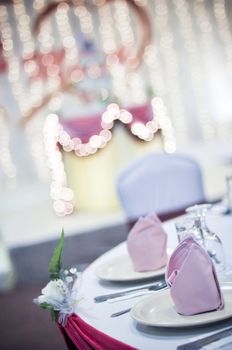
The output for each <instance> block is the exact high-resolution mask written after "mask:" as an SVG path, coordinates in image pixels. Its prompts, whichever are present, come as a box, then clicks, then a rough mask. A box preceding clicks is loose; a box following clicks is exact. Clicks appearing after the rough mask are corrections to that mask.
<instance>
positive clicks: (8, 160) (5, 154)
mask: <svg viewBox="0 0 232 350" xmlns="http://www.w3.org/2000/svg"><path fill="white" fill-rule="evenodd" d="M0 168H1V170H2V172H3V173H4V175H5V176H6V178H7V185H9V186H12V185H14V184H15V181H16V167H15V164H14V163H13V160H12V157H11V152H10V147H9V133H8V128H7V123H6V115H5V110H4V109H3V107H2V106H0ZM12 180H13V182H12Z"/></svg>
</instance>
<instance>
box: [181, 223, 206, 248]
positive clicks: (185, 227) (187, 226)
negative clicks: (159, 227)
mask: <svg viewBox="0 0 232 350" xmlns="http://www.w3.org/2000/svg"><path fill="white" fill-rule="evenodd" d="M175 227H176V233H177V239H178V243H180V242H181V241H182V240H183V239H184V238H185V237H186V236H188V235H191V236H193V238H194V239H195V240H196V241H197V242H198V243H199V244H200V245H201V246H204V245H205V242H204V237H203V235H202V232H201V231H200V230H199V229H198V227H199V219H198V218H194V217H187V218H186V217H185V218H183V219H180V220H178V221H175Z"/></svg>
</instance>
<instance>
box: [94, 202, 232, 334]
mask: <svg viewBox="0 0 232 350" xmlns="http://www.w3.org/2000/svg"><path fill="white" fill-rule="evenodd" d="M210 208H211V205H209V204H201V205H195V206H192V207H188V208H187V209H186V213H187V214H186V215H185V216H183V217H181V218H179V219H178V218H177V219H176V220H175V222H174V224H175V230H176V234H177V239H178V245H177V246H176V247H175V249H172V250H171V249H168V248H167V241H168V239H167V238H168V235H167V233H166V232H165V230H164V228H163V224H162V223H161V222H160V220H159V218H158V217H157V216H156V214H154V213H153V214H149V215H147V216H145V217H140V218H139V220H138V221H137V222H136V224H135V225H134V227H133V228H132V229H131V231H130V232H129V234H128V237H127V241H126V249H127V252H126V253H125V252H124V254H123V255H120V254H118V257H116V258H115V257H114V258H112V259H111V258H108V259H107V261H104V262H103V263H101V264H100V265H99V266H98V267H97V268H96V269H95V275H96V276H97V277H98V279H99V281H101V280H107V281H109V282H121V281H127V282H130V281H133V282H135V283H136V281H137V283H141V282H142V281H146V279H147V278H149V277H151V278H154V277H156V278H157V279H156V280H155V281H152V282H151V281H150V283H149V281H146V284H143V285H141V284H138V286H137V287H136V286H135V284H133V287H131V288H129V287H128V288H124V289H123V290H120V291H118V288H117V291H116V292H112V293H108V294H103V295H97V296H95V297H94V302H95V303H104V302H107V303H108V304H111V303H117V305H121V303H120V302H123V301H126V300H130V299H135V300H136V301H135V302H133V305H132V306H130V307H127V306H126V307H125V308H123V307H122V306H121V309H120V307H118V311H116V312H113V313H112V314H111V315H110V316H111V318H118V317H126V316H124V315H126V314H128V315H129V317H130V319H131V322H132V323H133V321H136V323H138V324H141V325H144V326H151V327H154V329H155V328H158V329H161V328H162V329H167V330H168V329H178V330H183V331H184V330H185V329H186V330H187V329H193V328H198V327H204V326H207V327H208V326H210V325H211V324H216V323H220V322H222V321H224V320H227V319H229V318H231V317H232V283H231V280H230V279H229V277H228V276H230V274H229V273H230V267H229V265H228V264H226V260H225V255H224V251H223V243H222V241H221V239H220V238H219V236H218V235H217V234H216V233H213V232H212V231H211V230H210V229H209V228H208V226H207V224H206V216H207V213H208V211H209V209H210ZM123 305H124V304H123Z"/></svg>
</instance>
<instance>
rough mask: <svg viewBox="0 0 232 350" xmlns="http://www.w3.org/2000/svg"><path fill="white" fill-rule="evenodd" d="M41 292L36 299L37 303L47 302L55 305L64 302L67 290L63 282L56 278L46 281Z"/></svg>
mask: <svg viewBox="0 0 232 350" xmlns="http://www.w3.org/2000/svg"><path fill="white" fill-rule="evenodd" d="M41 292H42V295H40V296H39V297H38V299H37V301H38V303H39V304H42V303H47V304H49V305H52V306H57V305H59V304H62V303H63V302H64V300H65V297H66V295H67V292H68V290H67V287H66V286H65V284H64V282H63V281H62V280H61V279H58V280H52V281H50V282H48V284H47V285H46V287H44V288H43V289H42V291H41Z"/></svg>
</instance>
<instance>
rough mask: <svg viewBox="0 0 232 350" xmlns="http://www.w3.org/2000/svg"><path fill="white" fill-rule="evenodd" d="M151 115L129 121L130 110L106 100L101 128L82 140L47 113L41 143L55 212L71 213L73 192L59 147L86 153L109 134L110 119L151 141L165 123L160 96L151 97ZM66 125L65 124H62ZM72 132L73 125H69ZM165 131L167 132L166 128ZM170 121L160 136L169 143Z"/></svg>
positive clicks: (84, 154)
mask: <svg viewBox="0 0 232 350" xmlns="http://www.w3.org/2000/svg"><path fill="white" fill-rule="evenodd" d="M152 111H153V115H152V119H151V120H149V121H147V122H146V123H145V124H143V123H141V122H133V116H132V114H131V113H130V112H129V111H127V110H125V109H120V107H119V106H118V105H117V104H115V103H114V104H110V105H109V106H108V107H107V109H106V111H105V112H104V113H103V114H102V116H101V130H100V132H99V133H97V134H95V135H92V136H91V137H90V138H89V140H88V141H85V142H83V141H82V140H81V138H79V137H72V135H70V134H69V133H68V132H67V131H66V130H65V129H64V127H63V126H65V124H64V125H62V124H61V122H60V121H59V118H58V116H57V115H56V114H50V115H48V117H47V119H46V122H45V127H44V144H45V151H46V155H47V160H48V167H49V168H50V171H51V177H52V183H51V191H50V194H51V198H52V199H53V200H54V203H53V208H54V211H55V212H56V214H57V215H58V216H65V215H67V214H71V213H72V211H73V209H74V200H73V199H74V194H73V191H72V189H71V188H69V187H68V185H67V176H66V172H65V167H64V163H63V160H62V151H65V152H72V151H74V152H75V154H76V155H77V156H80V157H86V156H89V155H92V154H94V153H96V152H97V151H98V150H99V149H102V148H104V147H105V146H106V145H107V143H108V142H109V141H110V139H111V137H112V133H111V129H112V128H113V125H114V123H115V122H116V121H117V120H119V121H120V122H122V123H123V124H128V125H130V129H131V132H132V133H133V134H134V135H136V136H137V137H138V138H140V139H142V140H144V141H151V140H152V139H153V137H154V134H155V133H156V132H158V130H161V131H163V130H162V128H163V126H164V125H165V126H166V125H167V121H166V120H165V114H166V113H165V108H164V106H163V103H162V100H161V99H159V98H154V99H153V100H152ZM66 127H67V124H66ZM71 130H72V132H73V127H72V128H71ZM167 131H168V132H167ZM172 135H173V130H172V125H169V128H168V129H167V128H165V131H164V138H166V139H167V145H169V144H170V146H172V145H173V141H174V140H173V136H172Z"/></svg>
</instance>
